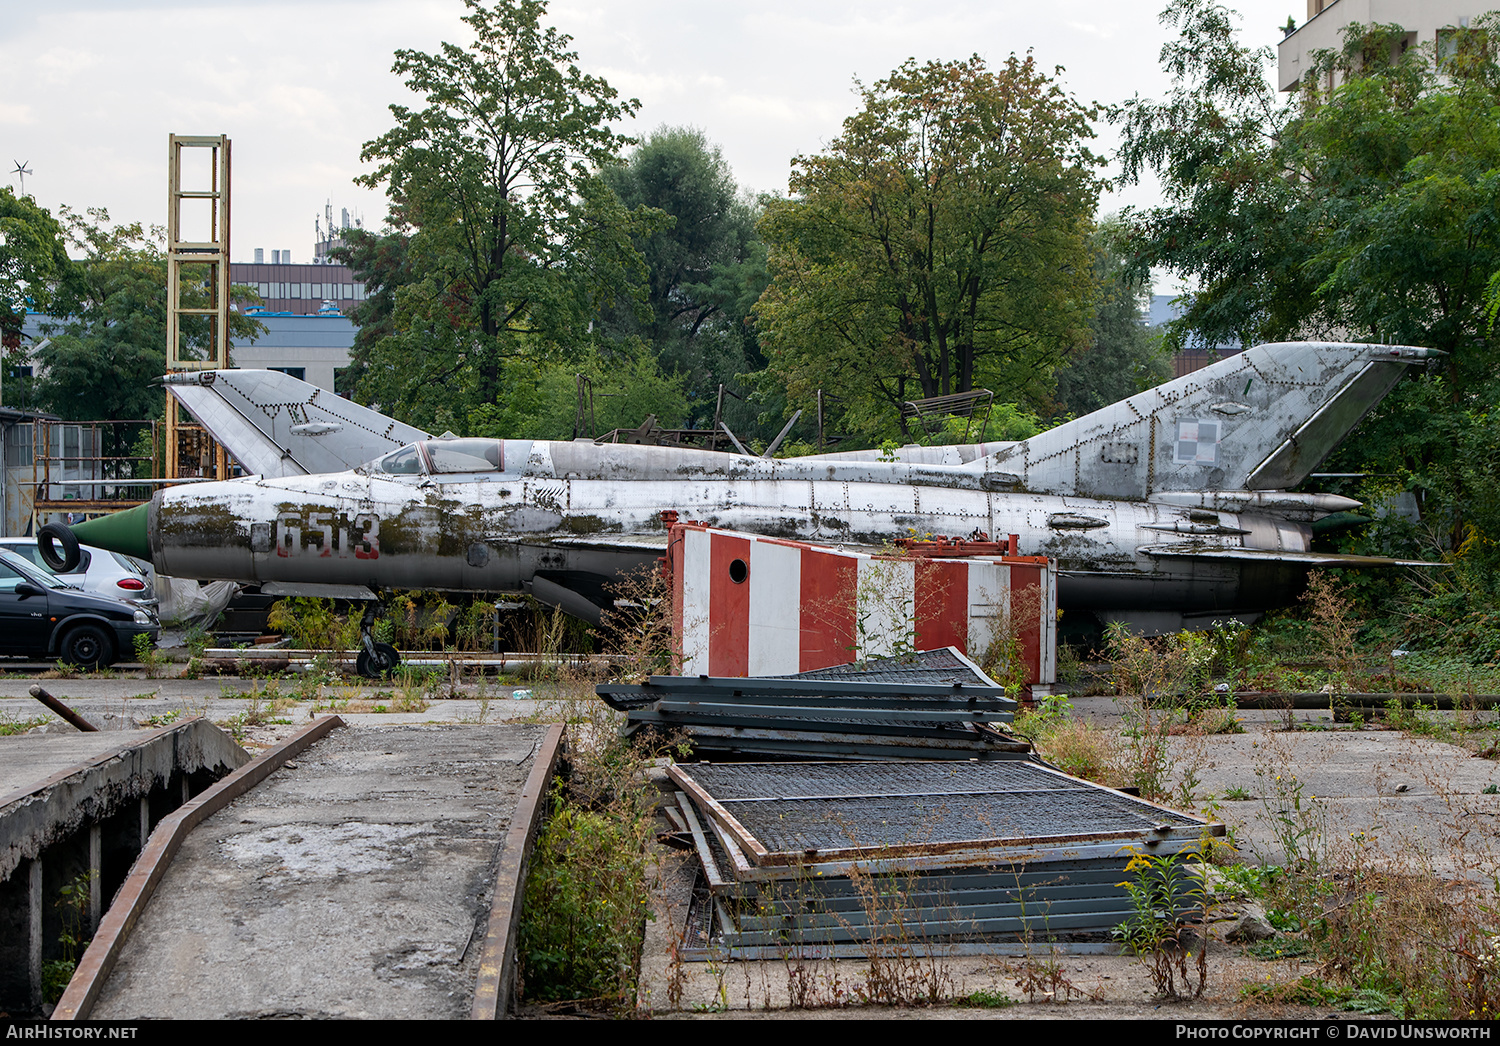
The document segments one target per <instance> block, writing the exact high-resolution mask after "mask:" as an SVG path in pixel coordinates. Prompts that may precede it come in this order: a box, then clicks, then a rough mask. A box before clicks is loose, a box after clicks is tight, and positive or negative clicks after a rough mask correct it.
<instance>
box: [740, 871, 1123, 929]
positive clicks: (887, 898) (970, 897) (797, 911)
mask: <svg viewBox="0 0 1500 1046" xmlns="http://www.w3.org/2000/svg"><path fill="white" fill-rule="evenodd" d="M1116 874H1117V875H1118V873H1116ZM863 881H864V880H863V879H862V880H861V882H863ZM1111 885H1114V884H1103V883H1091V884H1080V885H1076V886H1048V887H1022V888H1021V889H1020V890H1017V889H1016V888H1015V887H1013V886H1001V885H999V884H996V885H995V886H993V887H991V888H990V889H988V890H965V891H962V892H961V893H948V892H945V891H941V890H937V891H933V892H920V891H915V890H914V891H910V892H908V891H904V890H900V889H896V890H892V891H890V892H889V893H871V892H869V891H868V890H866V889H862V888H861V887H860V886H859V885H858V884H856V885H855V888H854V889H853V890H852V891H849V892H846V893H836V894H827V895H825V894H820V893H817V892H812V891H809V892H808V893H807V894H805V895H803V896H799V897H796V898H785V897H764V896H762V897H760V898H755V899H747V901H746V904H747V905H749V906H750V908H746V909H743V910H742V913H741V918H743V919H759V920H762V921H771V922H775V921H777V920H781V919H804V918H814V919H820V918H825V917H831V916H837V915H840V914H843V913H850V912H859V913H864V912H866V910H867V909H868V908H869V907H870V906H872V905H873V906H875V907H877V908H878V907H884V906H890V907H899V908H900V909H901V910H902V911H964V912H970V911H980V910H982V909H985V908H989V907H993V906H995V905H1017V904H1019V905H1025V906H1031V905H1038V904H1054V903H1063V902H1068V903H1072V902H1074V901H1098V900H1099V899H1100V898H1103V897H1112V898H1121V897H1125V896H1126V892H1125V890H1124V889H1108V888H1107V887H1108V886H1111Z"/></svg>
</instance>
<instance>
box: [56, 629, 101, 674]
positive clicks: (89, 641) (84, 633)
mask: <svg viewBox="0 0 1500 1046" xmlns="http://www.w3.org/2000/svg"><path fill="white" fill-rule="evenodd" d="M57 657H58V660H59V661H66V662H67V663H68V664H70V665H78V666H80V667H82V668H103V667H104V666H105V665H107V664H109V663H110V662H111V661H113V660H114V659H115V652H114V644H113V643H111V642H110V639H109V634H108V633H107V632H105V631H104V629H102V628H100V627H98V626H97V625H79V626H78V627H77V628H75V629H73V630H72V631H71V632H69V633H68V634H67V635H66V636H64V637H63V641H62V647H61V649H59V650H58V653H57Z"/></svg>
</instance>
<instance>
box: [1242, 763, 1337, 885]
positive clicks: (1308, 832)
mask: <svg viewBox="0 0 1500 1046" xmlns="http://www.w3.org/2000/svg"><path fill="white" fill-rule="evenodd" d="M1255 773H1256V774H1257V776H1259V777H1261V778H1262V779H1263V780H1264V781H1265V782H1266V785H1267V786H1268V789H1269V790H1268V792H1267V794H1266V795H1265V797H1264V798H1263V799H1262V800H1261V803H1262V804H1263V805H1264V806H1265V813H1266V817H1267V818H1268V820H1269V821H1270V824H1271V829H1272V831H1273V833H1274V834H1275V836H1276V842H1277V845H1278V846H1279V847H1280V848H1281V858H1282V864H1283V866H1285V867H1287V868H1291V869H1293V870H1295V871H1316V870H1317V868H1318V866H1319V863H1320V861H1321V859H1322V856H1323V846H1324V837H1325V834H1326V829H1327V824H1328V811H1327V808H1326V806H1325V805H1324V804H1322V803H1319V802H1318V797H1317V796H1316V795H1313V794H1312V793H1310V792H1307V793H1306V794H1304V792H1305V786H1304V785H1303V783H1302V781H1301V780H1299V779H1298V778H1297V775H1296V774H1294V773H1292V771H1291V770H1290V769H1286V770H1285V771H1284V772H1283V773H1279V774H1278V773H1274V772H1273V771H1272V769H1270V768H1269V767H1264V766H1258V767H1256V769H1255Z"/></svg>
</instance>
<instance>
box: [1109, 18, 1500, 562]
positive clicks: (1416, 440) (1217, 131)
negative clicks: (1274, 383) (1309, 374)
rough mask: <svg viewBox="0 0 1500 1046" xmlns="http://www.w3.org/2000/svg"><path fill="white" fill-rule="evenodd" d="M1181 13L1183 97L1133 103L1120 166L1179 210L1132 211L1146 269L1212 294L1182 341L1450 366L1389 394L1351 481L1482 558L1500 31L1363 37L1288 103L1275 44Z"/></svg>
mask: <svg viewBox="0 0 1500 1046" xmlns="http://www.w3.org/2000/svg"><path fill="white" fill-rule="evenodd" d="M1162 19H1163V21H1164V22H1165V23H1166V24H1168V25H1170V26H1172V27H1174V28H1175V29H1176V30H1177V31H1178V35H1177V37H1176V38H1175V39H1174V40H1171V41H1169V42H1168V43H1167V45H1166V46H1165V47H1164V48H1163V50H1162V61H1163V64H1164V65H1165V66H1166V68H1167V69H1168V71H1169V72H1171V73H1172V75H1173V78H1174V80H1173V89H1172V93H1171V95H1170V96H1169V98H1168V99H1167V100H1166V101H1165V102H1152V101H1146V100H1142V99H1135V100H1132V101H1131V102H1130V103H1127V105H1126V106H1125V107H1124V109H1123V110H1122V119H1123V123H1124V135H1123V146H1122V150H1121V159H1122V167H1123V170H1124V173H1125V176H1126V178H1127V180H1129V179H1134V178H1138V177H1139V176H1140V175H1141V174H1143V173H1144V172H1145V171H1147V170H1154V171H1155V173H1156V174H1157V176H1158V177H1159V178H1160V180H1161V183H1162V186H1163V191H1164V194H1165V196H1166V201H1167V202H1166V204H1165V206H1163V207H1160V208H1156V209H1153V210H1151V211H1148V212H1145V213H1142V214H1135V215H1128V216H1127V217H1128V220H1130V221H1131V222H1132V224H1133V226H1134V227H1133V230H1132V236H1131V240H1130V252H1131V255H1132V262H1133V264H1134V265H1135V266H1136V268H1137V271H1140V272H1144V271H1146V270H1148V269H1150V268H1153V267H1162V268H1167V269H1170V270H1173V271H1176V272H1178V273H1180V274H1182V275H1184V276H1187V277H1189V278H1190V279H1191V280H1192V281H1194V282H1196V284H1197V286H1198V291H1197V293H1196V294H1195V295H1194V296H1193V298H1192V301H1191V304H1190V306H1189V308H1188V309H1187V311H1186V313H1185V314H1184V316H1183V317H1182V318H1181V319H1180V320H1178V321H1177V322H1176V323H1175V325H1174V329H1175V332H1176V334H1177V335H1178V336H1179V337H1180V336H1182V335H1184V334H1186V333H1189V332H1196V333H1198V334H1201V335H1202V336H1203V337H1204V339H1205V340H1207V341H1209V342H1211V343H1213V342H1218V343H1223V342H1226V341H1243V342H1253V341H1271V340H1280V339H1286V338H1298V337H1307V336H1333V337H1339V338H1348V337H1354V338H1362V339H1367V340H1370V341H1375V342H1383V341H1391V342H1402V343H1407V344H1417V345H1425V346H1429V347H1433V348H1438V349H1442V350H1443V351H1445V352H1447V353H1449V356H1448V358H1447V360H1446V361H1444V364H1443V366H1442V368H1441V369H1440V370H1439V371H1438V372H1436V373H1433V374H1431V375H1429V376H1428V377H1427V378H1425V379H1423V380H1421V381H1413V382H1406V383H1403V385H1402V386H1400V387H1398V389H1397V390H1396V391H1395V392H1394V393H1393V394H1392V395H1391V396H1389V397H1387V399H1386V400H1385V401H1384V402H1383V403H1382V404H1381V405H1380V407H1379V408H1378V409H1377V411H1376V413H1375V415H1374V416H1373V417H1372V418H1371V419H1370V420H1369V421H1367V422H1366V423H1365V425H1364V426H1363V428H1362V430H1361V433H1360V435H1359V438H1358V439H1357V440H1354V441H1351V442H1350V443H1348V444H1346V446H1345V447H1344V448H1343V449H1342V450H1341V451H1340V452H1339V453H1340V458H1339V459H1338V461H1337V463H1336V467H1341V468H1346V469H1349V470H1351V471H1352V470H1364V471H1369V472H1372V473H1382V474H1386V475H1395V476H1398V477H1400V482H1401V483H1402V485H1403V486H1405V487H1406V488H1407V489H1410V490H1413V491H1415V492H1416V493H1417V494H1418V496H1419V498H1420V499H1421V501H1422V504H1423V511H1424V514H1425V515H1426V517H1427V518H1428V520H1429V521H1431V522H1433V523H1434V524H1436V527H1435V529H1436V530H1437V532H1438V533H1440V534H1442V535H1443V538H1444V542H1445V544H1446V545H1447V546H1448V547H1450V548H1457V547H1459V546H1460V545H1463V544H1465V543H1466V542H1467V543H1468V544H1469V545H1470V547H1475V543H1473V542H1468V538H1471V537H1473V536H1474V528H1477V529H1478V531H1479V532H1480V533H1481V534H1483V535H1490V536H1492V537H1500V515H1496V514H1495V513H1494V512H1493V511H1489V510H1486V509H1484V505H1485V504H1486V503H1487V502H1486V499H1485V498H1484V497H1480V496H1479V495H1480V494H1481V491H1480V490H1478V489H1477V488H1476V487H1475V477H1476V476H1479V475H1485V474H1489V475H1493V474H1500V454H1497V453H1496V452H1495V451H1494V449H1493V444H1492V443H1491V442H1490V441H1489V433H1490V432H1491V431H1492V429H1493V426H1492V425H1491V424H1490V423H1489V421H1488V418H1489V414H1490V412H1491V410H1492V409H1493V404H1494V402H1495V399H1496V396H1497V394H1500V352H1497V349H1500V341H1497V339H1496V337H1495V335H1494V334H1493V333H1492V332H1491V331H1490V329H1489V327H1488V323H1487V320H1486V317H1485V314H1484V306H1485V285H1486V282H1487V281H1488V279H1489V278H1490V276H1491V274H1493V273H1495V272H1496V271H1500V65H1497V62H1496V55H1495V46H1494V41H1495V40H1496V39H1500V21H1497V20H1496V18H1495V16H1493V15H1492V16H1486V17H1484V18H1481V19H1478V20H1476V21H1475V23H1474V25H1473V26H1472V27H1470V28H1467V29H1455V30H1454V31H1453V33H1452V36H1451V38H1449V40H1448V41H1447V42H1448V44H1449V46H1450V47H1451V54H1449V55H1445V56H1444V57H1443V58H1442V59H1441V60H1440V59H1439V57H1438V55H1436V54H1435V53H1434V49H1433V47H1432V46H1431V45H1422V46H1417V47H1411V48H1403V46H1402V45H1403V43H1404V40H1403V36H1404V34H1403V33H1402V31H1401V29H1400V27H1398V26H1383V25H1374V26H1360V25H1351V26H1350V27H1348V29H1347V30H1346V33H1345V40H1344V45H1343V47H1342V48H1340V49H1338V50H1336V51H1333V52H1330V53H1326V54H1323V55H1321V56H1319V57H1318V60H1317V62H1316V63H1315V64H1314V67H1313V68H1312V69H1311V70H1309V71H1308V72H1307V74H1306V75H1305V76H1304V78H1303V80H1304V84H1305V85H1306V86H1305V87H1304V89H1303V91H1302V92H1301V94H1300V95H1299V96H1296V97H1288V98H1285V99H1282V98H1278V97H1277V95H1276V92H1275V91H1274V89H1273V88H1272V87H1271V85H1270V84H1269V83H1268V82H1267V80H1266V76H1265V70H1266V66H1267V65H1268V64H1269V62H1270V61H1271V55H1270V52H1269V50H1268V49H1264V48H1262V49H1259V50H1254V49H1250V48H1246V47H1244V46H1242V45H1241V44H1240V43H1239V42H1238V40H1237V39H1236V37H1235V33H1234V27H1233V24H1232V20H1231V13H1230V12H1228V11H1226V10H1225V9H1224V8H1222V7H1219V6H1218V5H1217V4H1215V3H1212V2H1211V0H1179V2H1177V3H1176V4H1174V5H1173V6H1172V7H1170V8H1168V10H1167V11H1166V12H1165V13H1164V14H1163V15H1162ZM1330 73H1332V74H1333V76H1332V77H1331V78H1330V77H1329V76H1328V74H1330ZM1330 79H1332V80H1333V82H1335V83H1336V84H1337V86H1336V87H1335V88H1334V89H1333V90H1332V91H1331V92H1330V91H1328V90H1327V84H1328V83H1329V81H1330ZM1486 447H1489V448H1490V449H1489V450H1487V451H1486V450H1485V448H1486ZM1491 500H1492V499H1491ZM1495 507H1496V508H1497V509H1500V506H1495ZM1477 544H1478V546H1484V547H1487V545H1486V543H1485V542H1478V543H1477Z"/></svg>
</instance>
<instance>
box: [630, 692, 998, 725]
mask: <svg viewBox="0 0 1500 1046" xmlns="http://www.w3.org/2000/svg"><path fill="white" fill-rule="evenodd" d="M890 705H891V703H890V702H886V701H882V702H881V703H880V707H876V708H864V707H860V706H859V705H856V704H854V703H853V702H845V703H843V704H807V703H805V702H804V703H799V704H793V703H785V704H777V705H768V704H759V703H756V702H753V701H745V702H733V701H680V700H677V699H676V698H665V697H664V698H662V699H661V700H660V701H658V702H656V704H655V705H654V706H653V707H652V708H650V709H641V710H640V711H637V712H634V714H635V715H637V716H639V715H643V714H645V715H649V714H653V713H654V714H656V715H663V716H672V717H674V718H677V717H681V718H689V717H693V716H699V717H709V718H708V721H709V722H716V721H718V720H720V719H728V718H730V717H745V718H750V719H755V720H758V721H763V722H771V723H774V722H785V721H786V718H785V717H787V716H791V717H793V718H795V719H806V720H813V721H818V722H823V721H828V720H832V721H833V722H839V721H849V720H856V721H862V720H874V721H875V722H877V723H879V722H882V721H883V722H891V723H893V724H894V723H902V722H912V723H916V724H919V725H920V724H927V723H986V722H995V723H1009V722H1011V721H1013V720H1014V719H1015V716H1013V715H1012V714H1011V713H1010V712H1009V711H1003V712H987V711H984V710H982V709H981V710H972V709H967V708H955V707H953V706H951V705H950V706H949V707H948V708H910V707H908V708H899V707H897V708H893V707H891V706H890Z"/></svg>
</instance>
